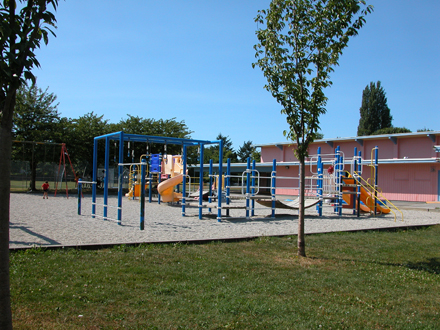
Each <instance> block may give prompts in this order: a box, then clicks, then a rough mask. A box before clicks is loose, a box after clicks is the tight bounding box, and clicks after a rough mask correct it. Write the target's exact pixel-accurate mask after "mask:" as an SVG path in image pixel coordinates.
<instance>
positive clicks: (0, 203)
mask: <svg viewBox="0 0 440 330" xmlns="http://www.w3.org/2000/svg"><path fill="white" fill-rule="evenodd" d="M2 103H3V102H2ZM13 107H14V105H12V109H13ZM4 109H5V108H4ZM4 109H3V110H4ZM7 110H9V109H7ZM11 130H12V111H10V112H9V113H8V112H7V111H6V112H5V111H3V118H2V120H1V124H0V173H1V175H0V329H2V330H3V329H5V330H9V329H12V313H11V292H10V286H9V204H10V196H9V192H10V188H11V181H10V174H11V149H12V136H11Z"/></svg>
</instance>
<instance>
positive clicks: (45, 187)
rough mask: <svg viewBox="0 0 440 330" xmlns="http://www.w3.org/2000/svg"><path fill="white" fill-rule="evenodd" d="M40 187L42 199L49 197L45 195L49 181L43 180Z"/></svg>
mask: <svg viewBox="0 0 440 330" xmlns="http://www.w3.org/2000/svg"><path fill="white" fill-rule="evenodd" d="M41 188H43V199H44V198H46V199H49V197H48V196H47V192H48V191H49V182H47V181H46V182H45V183H43V184H42V185H41Z"/></svg>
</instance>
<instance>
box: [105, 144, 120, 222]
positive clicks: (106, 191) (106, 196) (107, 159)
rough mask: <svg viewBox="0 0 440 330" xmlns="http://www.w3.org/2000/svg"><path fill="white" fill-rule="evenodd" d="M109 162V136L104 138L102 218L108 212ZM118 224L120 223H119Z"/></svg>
mask: <svg viewBox="0 0 440 330" xmlns="http://www.w3.org/2000/svg"><path fill="white" fill-rule="evenodd" d="M109 163H110V137H109V136H107V137H106V138H105V162H104V203H103V204H104V212H103V213H104V220H106V219H107V212H108V207H107V206H108V169H109V165H110V164H109ZM119 224H120V223H119Z"/></svg>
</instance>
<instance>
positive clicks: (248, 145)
mask: <svg viewBox="0 0 440 330" xmlns="http://www.w3.org/2000/svg"><path fill="white" fill-rule="evenodd" d="M237 157H238V161H240V162H242V163H244V162H246V161H247V159H248V157H251V158H252V159H255V160H257V161H258V160H260V157H261V155H260V152H258V151H257V148H255V147H253V146H252V141H245V142H243V145H242V146H241V147H240V148H239V149H238V151H237Z"/></svg>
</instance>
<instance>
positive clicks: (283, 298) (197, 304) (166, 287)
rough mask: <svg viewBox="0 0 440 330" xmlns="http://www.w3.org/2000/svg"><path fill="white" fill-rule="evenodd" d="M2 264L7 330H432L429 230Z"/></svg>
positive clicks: (435, 304)
mask: <svg viewBox="0 0 440 330" xmlns="http://www.w3.org/2000/svg"><path fill="white" fill-rule="evenodd" d="M306 244H307V249H306V251H307V254H308V257H307V258H298V257H297V256H296V237H284V238H261V239H256V240H251V241H244V242H235V243H210V244H201V245H184V244H173V245H141V246H137V247H127V246H119V247H115V248H112V249H102V250H96V251H82V250H75V249H62V250H54V251H51V250H41V249H36V250H28V251H22V252H12V253H11V264H10V272H11V289H12V308H13V319H14V326H15V329H439V327H440V315H439V312H440V226H435V227H430V228H427V229H419V230H410V231H397V232H374V231H370V232H358V233H334V234H322V235H311V236H307V237H306Z"/></svg>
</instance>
